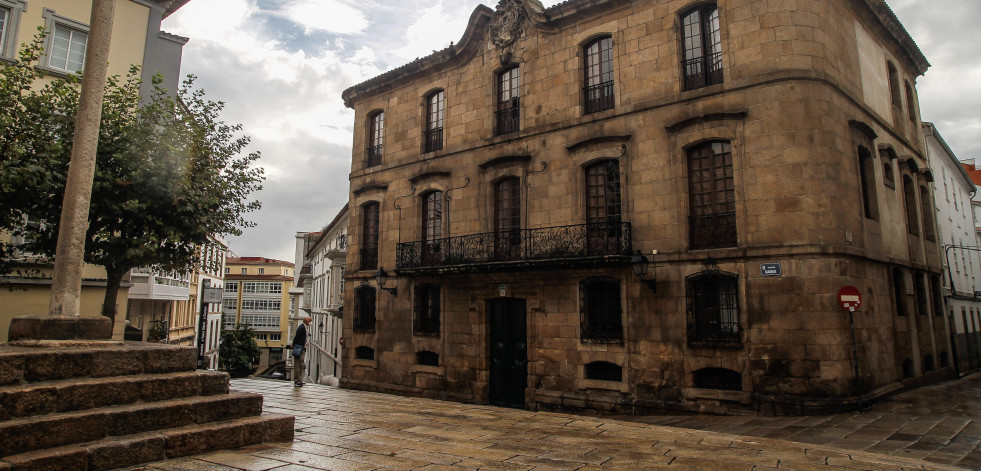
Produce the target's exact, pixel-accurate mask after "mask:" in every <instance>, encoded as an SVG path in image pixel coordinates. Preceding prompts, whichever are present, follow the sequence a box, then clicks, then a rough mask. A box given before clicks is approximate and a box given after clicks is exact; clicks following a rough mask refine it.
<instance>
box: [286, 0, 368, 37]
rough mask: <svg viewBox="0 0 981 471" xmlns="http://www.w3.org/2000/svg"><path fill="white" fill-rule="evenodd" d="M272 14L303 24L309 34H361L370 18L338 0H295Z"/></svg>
mask: <svg viewBox="0 0 981 471" xmlns="http://www.w3.org/2000/svg"><path fill="white" fill-rule="evenodd" d="M272 14H273V15H277V16H281V17H283V18H286V19H288V20H290V21H293V22H294V23H296V24H298V25H300V26H302V27H303V30H304V32H306V33H307V34H310V33H312V32H314V31H324V32H328V33H335V34H348V35H350V34H360V33H362V32H364V30H365V28H367V27H368V19H367V18H365V16H364V13H363V12H362V11H361V10H359V9H357V8H355V7H353V6H351V5H348V4H346V3H345V2H342V1H338V0H294V1H292V2H288V3H286V4H285V5H284V6H283V8H282V9H280V10H279V11H274V12H272Z"/></svg>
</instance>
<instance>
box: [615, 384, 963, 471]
mask: <svg viewBox="0 0 981 471" xmlns="http://www.w3.org/2000/svg"><path fill="white" fill-rule="evenodd" d="M618 418H620V419H623V420H629V421H635V422H641V423H647V424H652V425H668V426H672V427H683V428H688V429H695V430H706V431H714V432H721V433H731V434H737V435H745V436H751V437H765V438H775V439H781V440H792V441H795V442H801V443H809V444H814V445H828V446H832V447H837V448H843V449H847V450H864V451H868V452H874V453H885V454H889V455H892V456H908V457H914V458H922V459H924V460H927V461H932V462H936V463H945V464H955V465H957V466H961V467H964V468H967V469H981V450H979V448H978V444H979V443H981V373H977V374H974V375H972V376H968V377H965V378H963V379H961V380H958V381H951V382H948V383H944V384H937V385H933V386H927V387H923V388H919V389H916V390H913V391H909V392H906V393H903V394H899V395H896V396H893V397H891V398H889V399H886V400H884V401H882V402H879V403H877V404H876V405H874V406H872V407H870V408H868V409H866V410H865V411H864V412H862V413H849V414H838V415H832V416H822V417H755V416H754V417H711V416H692V415H687V416H644V417H626V416H618Z"/></svg>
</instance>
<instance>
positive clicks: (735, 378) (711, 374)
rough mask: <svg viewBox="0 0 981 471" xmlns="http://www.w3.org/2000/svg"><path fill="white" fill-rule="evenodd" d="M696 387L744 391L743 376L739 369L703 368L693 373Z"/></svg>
mask: <svg viewBox="0 0 981 471" xmlns="http://www.w3.org/2000/svg"><path fill="white" fill-rule="evenodd" d="M692 379H693V380H694V383H695V387H696V388H701V389H721V390H723V391H742V390H743V377H742V375H740V374H739V372H738V371H733V370H730V369H727V368H702V369H700V370H698V371H696V372H694V373H692Z"/></svg>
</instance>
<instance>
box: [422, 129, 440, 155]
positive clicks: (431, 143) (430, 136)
mask: <svg viewBox="0 0 981 471" xmlns="http://www.w3.org/2000/svg"><path fill="white" fill-rule="evenodd" d="M423 138H424V139H425V140H426V152H435V151H438V150H440V149H442V148H443V128H436V129H427V130H426V131H425V132H424V133H423Z"/></svg>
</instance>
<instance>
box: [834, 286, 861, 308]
mask: <svg viewBox="0 0 981 471" xmlns="http://www.w3.org/2000/svg"><path fill="white" fill-rule="evenodd" d="M838 304H841V307H843V308H845V309H846V310H848V311H855V310H857V309H858V308H859V306H861V305H862V293H861V292H859V291H858V288H856V287H854V286H844V287H842V288H841V289H840V290H838Z"/></svg>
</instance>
